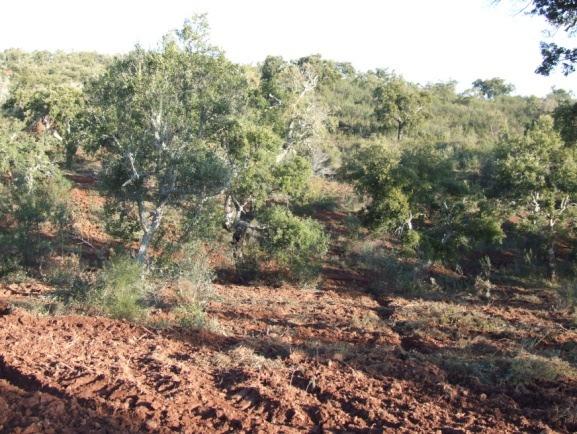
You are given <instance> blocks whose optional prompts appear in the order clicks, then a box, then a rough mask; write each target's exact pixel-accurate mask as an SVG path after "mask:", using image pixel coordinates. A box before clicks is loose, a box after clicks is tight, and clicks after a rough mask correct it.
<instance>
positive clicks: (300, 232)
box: [260, 207, 328, 282]
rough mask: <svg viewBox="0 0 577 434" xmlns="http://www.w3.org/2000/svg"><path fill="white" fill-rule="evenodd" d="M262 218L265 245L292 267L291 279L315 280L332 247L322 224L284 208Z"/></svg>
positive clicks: (270, 212)
mask: <svg viewBox="0 0 577 434" xmlns="http://www.w3.org/2000/svg"><path fill="white" fill-rule="evenodd" d="M260 221H261V223H262V224H263V225H264V227H265V229H264V235H263V236H262V238H261V245H262V247H263V250H264V251H265V252H266V254H267V255H269V257H270V258H272V259H274V260H275V261H276V262H277V263H278V265H279V266H281V267H286V268H287V269H288V273H289V276H288V277H289V279H291V280H295V281H298V282H310V281H312V280H314V278H315V277H317V276H318V274H319V271H320V265H321V260H322V258H323V256H324V255H325V254H326V252H327V250H328V237H327V235H326V234H325V233H324V231H323V228H322V226H321V224H320V223H318V222H316V221H314V220H312V219H310V218H309V219H303V218H299V217H296V216H294V215H293V214H292V213H291V212H290V211H289V210H287V209H285V208H282V207H273V208H271V209H269V210H267V212H266V213H265V214H264V216H263V217H262V218H261V219H260Z"/></svg>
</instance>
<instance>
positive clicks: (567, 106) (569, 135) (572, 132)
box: [553, 101, 577, 146]
mask: <svg viewBox="0 0 577 434" xmlns="http://www.w3.org/2000/svg"><path fill="white" fill-rule="evenodd" d="M553 117H554V119H555V128H556V129H557V130H558V131H559V134H561V137H562V138H563V141H564V142H565V145H566V146H575V145H577V102H573V101H566V102H564V103H561V104H560V105H559V106H558V107H557V108H556V109H555V111H554V113H553Z"/></svg>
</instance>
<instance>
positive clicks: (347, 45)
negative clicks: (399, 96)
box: [0, 0, 577, 96]
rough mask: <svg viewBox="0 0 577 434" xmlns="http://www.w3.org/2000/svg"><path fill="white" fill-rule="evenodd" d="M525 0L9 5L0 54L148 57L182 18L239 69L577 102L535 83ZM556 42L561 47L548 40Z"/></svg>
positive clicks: (3, 8) (559, 79)
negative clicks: (498, 84)
mask: <svg viewBox="0 0 577 434" xmlns="http://www.w3.org/2000/svg"><path fill="white" fill-rule="evenodd" d="M527 3H528V0H527V1H524V0H502V1H501V2H500V3H499V4H497V5H495V4H493V3H492V2H491V0H435V1H432V0H283V1H280V0H161V1H159V0H139V1H132V0H98V1H86V0H50V1H45V0H44V1H40V0H18V1H4V2H3V4H2V5H0V50H2V49H6V48H21V49H25V50H65V51H71V50H74V51H85V50H89V51H98V52H103V53H123V52H127V51H129V50H130V49H131V48H132V47H134V45H135V44H136V43H140V44H141V45H143V46H144V47H154V46H155V45H156V43H157V42H158V41H159V40H160V38H161V37H162V35H163V34H165V33H166V32H168V31H170V30H172V29H176V28H179V27H180V26H181V25H182V23H183V22H184V20H185V19H186V18H187V17H190V16H192V15H193V14H195V13H207V14H208V20H209V23H210V27H211V41H212V43H213V44H215V45H217V46H219V47H220V48H222V49H224V51H225V52H226V54H227V56H228V57H229V58H230V59H231V60H233V61H235V62H239V63H251V64H256V63H257V62H260V61H262V60H264V58H265V57H266V56H267V55H281V56H283V57H284V58H285V59H296V58H299V57H302V56H306V55H309V54H321V55H322V56H323V57H325V58H328V59H332V60H336V61H347V62H351V63H352V64H353V65H354V66H355V68H357V69H359V70H362V71H366V70H369V69H376V68H388V69H390V70H394V71H395V72H397V73H400V74H402V75H403V76H404V77H405V78H406V79H408V80H410V81H414V82H419V83H422V84H426V83H429V82H438V81H448V80H456V81H457V82H458V89H459V90H465V89H467V88H469V87H471V83H472V82H473V81H474V80H476V79H478V78H482V79H487V78H492V77H501V78H504V79H505V80H506V81H508V82H510V83H513V84H514V85H515V87H516V91H515V93H516V94H520V95H537V96H544V95H546V94H547V93H548V92H550V90H551V88H552V87H553V86H554V87H556V88H562V89H566V90H570V91H572V92H573V93H574V94H575V95H577V73H574V74H573V75H569V76H568V77H564V76H563V75H562V74H560V73H556V74H554V75H552V76H550V77H542V76H539V75H536V74H535V73H534V70H535V68H536V67H537V66H538V65H539V63H540V59H541V57H540V52H539V41H541V40H543V39H544V38H545V36H546V35H544V30H546V29H547V26H546V23H545V22H544V20H543V19H542V18H540V17H531V16H527V15H526V14H525V13H523V12H522V10H523V8H524V7H525V6H526V5H527ZM555 40H556V41H558V42H565V43H567V42H568V44H567V45H570V46H575V45H576V44H577V38H574V39H572V40H571V39H570V40H567V39H566V38H564V35H563V33H562V32H557V34H556V35H555Z"/></svg>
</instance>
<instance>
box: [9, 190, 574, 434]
mask: <svg viewBox="0 0 577 434" xmlns="http://www.w3.org/2000/svg"><path fill="white" fill-rule="evenodd" d="M73 198H75V199H74V200H77V201H80V202H81V203H85V202H83V201H84V199H85V198H86V192H84V191H83V190H82V185H80V186H77V187H75V190H74V191H73ZM90 206H92V205H90V204H88V203H85V207H86V208H87V209H88V208H90ZM343 217H344V215H343V214H339V213H336V212H335V213H325V214H324V215H323V216H322V220H323V221H325V223H327V225H328V226H329V227H330V229H331V231H332V232H334V233H338V231H339V225H340V222H341V220H342V219H343ZM85 229H86V231H87V232H86V239H85V241H88V242H90V243H91V244H95V243H93V241H94V240H96V241H97V242H99V243H100V244H99V245H98V246H97V247H96V248H101V247H100V245H102V246H104V245H105V242H106V239H105V236H104V235H102V234H99V233H98V230H97V229H96V227H95V225H94V224H93V223H91V222H89V223H88V224H87V226H86V227H85ZM102 251H103V252H104V247H102ZM340 251H341V249H340V246H339V245H335V246H334V247H333V254H335V255H338V254H339V252H340ZM366 282H367V276H364V275H363V274H362V273H360V272H358V271H354V270H350V269H347V268H346V267H344V266H342V265H339V264H338V262H334V261H333V262H331V263H327V265H326V267H325V270H324V272H323V276H322V278H321V281H320V282H319V284H318V285H317V286H316V287H314V288H305V289H303V288H297V287H292V286H288V285H284V286H281V287H278V288H277V287H268V286H259V285H256V286H248V285H247V286H242V285H236V284H230V283H219V284H217V288H216V291H217V294H218V298H217V299H216V300H215V301H213V302H211V304H210V306H209V309H208V313H209V317H210V318H212V319H213V320H215V321H216V323H217V324H218V326H217V327H216V328H214V330H213V331H211V332H208V331H199V332H197V331H189V330H183V329H179V328H166V329H153V328H150V327H148V328H147V327H143V326H138V325H132V324H129V323H127V322H123V321H115V320H111V319H108V318H101V317H85V316H78V315H73V316H69V315H39V314H35V313H34V312H30V309H28V310H27V309H24V308H22V307H19V306H22V303H23V301H26V300H28V301H30V300H34V299H41V298H42V297H43V296H44V295H46V294H47V293H50V291H51V290H53V288H50V287H47V286H46V285H44V284H41V283H36V282H34V281H30V282H28V283H26V284H24V285H1V286H0V432H2V433H61V432H65V433H81V432H87V433H88V432H90V433H92V432H100V433H116V432H122V433H129V432H158V433H165V432H167V433H168V432H183V433H207V432H219V433H224V432H250V433H281V432H282V433H293V432H295V433H296V432H299V433H300V432H310V433H323V432H355V433H381V432H399V433H416V432H423V433H444V434H449V433H468V432H478V433H509V432H511V433H513V432H515V433H516V432H530V433H552V432H574V431H577V378H576V377H575V376H573V375H572V373H571V372H565V371H567V369H569V370H571V369H577V332H576V330H575V324H574V322H572V320H571V318H570V316H569V314H568V313H565V312H562V311H559V310H555V309H552V308H551V305H550V301H549V299H548V298H547V297H548V295H547V293H546V292H545V291H542V290H540V289H527V288H511V287H504V288H498V289H497V290H496V292H495V294H494V296H493V299H492V301H491V302H490V303H489V302H485V301H481V300H478V299H474V298H473V299H466V298H462V297H459V296H458V295H455V296H452V297H450V296H444V295H440V296H435V297H431V298H427V297H425V298H423V297H419V298H418V297H409V296H400V295H393V294H390V295H385V296H383V295H381V296H374V295H370V294H369V293H368V292H367V291H366V290H365V285H366ZM525 353H527V354H539V355H540V356H539V357H533V356H531V355H529V356H527V357H526V358H523V356H522V355H523V354H525ZM520 355H521V356H520ZM546 357H548V358H546ZM547 360H551V361H552V362H551V363H545V362H544V361H547ZM555 363H557V364H555ZM515 367H517V368H518V369H517V370H515V369H514V368H515ZM523 369H527V370H528V371H527V372H529V374H527V375H529V376H530V375H533V377H530V378H528V380H530V381H524V380H525V379H526V376H525V372H526V371H524V370H523ZM551 369H553V371H554V372H551ZM555 369H557V370H555ZM559 370H560V371H561V372H558V371H559ZM515 375H517V377H515Z"/></svg>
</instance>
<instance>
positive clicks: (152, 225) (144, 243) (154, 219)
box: [136, 205, 164, 263]
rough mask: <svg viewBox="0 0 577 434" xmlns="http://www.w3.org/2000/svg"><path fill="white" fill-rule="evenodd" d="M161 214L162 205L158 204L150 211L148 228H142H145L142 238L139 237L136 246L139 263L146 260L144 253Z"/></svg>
mask: <svg viewBox="0 0 577 434" xmlns="http://www.w3.org/2000/svg"><path fill="white" fill-rule="evenodd" d="M163 214H164V205H160V206H159V207H158V208H156V209H155V210H154V211H153V212H152V221H151V222H150V226H149V227H148V228H143V229H145V230H144V234H142V238H141V239H140V246H139V248H138V254H137V255H136V259H137V260H138V262H140V263H144V262H145V260H146V255H147V252H148V248H149V246H150V242H151V241H152V239H153V238H154V235H155V233H156V231H157V230H158V228H159V227H160V223H161V221H162V217H163Z"/></svg>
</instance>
